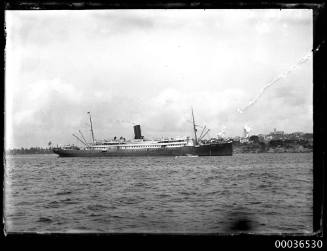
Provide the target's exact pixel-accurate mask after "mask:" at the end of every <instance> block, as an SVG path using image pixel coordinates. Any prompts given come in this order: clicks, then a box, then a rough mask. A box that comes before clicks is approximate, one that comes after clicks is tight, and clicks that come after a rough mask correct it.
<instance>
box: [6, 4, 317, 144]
mask: <svg viewBox="0 0 327 251" xmlns="http://www.w3.org/2000/svg"><path fill="white" fill-rule="evenodd" d="M6 21H7V35H8V36H7V41H6V42H7V45H6V90H7V92H6V104H7V106H6V112H7V116H6V120H7V121H6V125H7V128H9V129H8V130H7V131H8V135H11V136H10V137H11V138H12V145H13V146H18V147H20V146H28V145H42V144H46V143H47V142H48V141H49V139H51V140H52V142H58V143H59V144H64V143H70V142H71V141H72V140H74V139H73V138H72V136H71V133H73V132H76V131H77V130H79V129H80V130H82V131H83V132H84V133H85V134H86V135H88V136H89V133H88V132H89V125H88V118H87V116H86V112H87V111H90V112H91V113H92V116H93V117H94V128H95V134H96V138H98V139H102V138H107V137H113V136H124V137H126V138H129V137H132V136H133V130H132V124H133V123H140V124H141V125H142V132H143V133H144V135H146V136H149V137H150V136H154V137H155V136H161V135H162V136H164V135H169V136H174V135H190V133H192V128H191V123H190V119H191V112H190V108H191V106H193V108H194V112H195V117H196V121H197V123H199V124H201V125H207V127H209V128H211V130H212V131H211V134H212V135H215V134H216V133H218V132H220V130H221V128H222V125H224V126H226V135H231V136H233V135H240V134H241V133H242V128H243V126H244V124H248V125H249V126H250V127H252V128H254V130H257V132H259V131H260V132H265V131H266V130H268V129H267V128H268V127H269V128H270V127H271V126H272V125H273V124H276V126H278V127H279V126H284V127H285V130H291V129H292V128H297V129H301V128H303V130H307V129H308V128H310V126H311V124H312V122H310V118H311V117H310V116H311V115H310V102H311V101H312V95H311V94H312V69H311V67H310V66H311V65H312V61H308V62H306V63H305V64H303V65H302V66H301V67H300V69H299V70H298V71H296V72H294V74H290V75H289V76H288V77H287V78H286V79H284V80H283V82H281V83H279V85H278V86H277V85H276V86H273V87H272V88H269V90H268V91H267V92H265V94H264V95H263V96H262V97H261V98H260V99H259V100H258V102H257V103H256V105H255V106H253V107H252V108H251V109H249V110H248V111H247V112H246V113H244V114H239V113H237V111H236V109H237V107H242V106H243V105H245V104H247V103H248V102H249V100H251V98H253V97H254V96H255V95H256V94H257V92H258V90H260V88H262V87H263V86H264V84H266V83H268V82H269V81H270V80H272V79H273V78H274V77H276V76H278V74H280V73H281V72H284V71H285V69H288V67H289V66H290V65H292V64H294V63H295V62H297V61H298V60H299V58H301V57H302V56H303V54H304V53H306V52H307V51H308V50H310V49H311V46H312V37H311V34H312V27H310V25H308V24H310V22H312V15H311V12H310V11H309V12H307V11H305V10H294V12H291V11H287V12H284V11H282V12H279V10H238V11H237V10H205V11H204V10H185V11H183V10H169V11H168V10H155V11H154V10H108V11H96V10H93V11H77V12H72V11H45V12H36V11H35V12H33V11H31V12H24V11H18V12H10V11H9V12H7V11H6ZM285 24H286V25H287V27H285ZM279 88H285V89H279ZM301 109H302V110H305V111H306V112H303V114H302V115H301V116H299V115H297V113H298V112H300V110H301ZM311 111H312V110H311ZM299 120H301V121H299ZM123 121H125V122H123ZM7 122H8V123H9V122H10V123H11V124H10V123H9V124H10V125H9V126H8V123H7ZM291 122H293V123H291ZM295 122H296V123H295ZM295 124H296V125H295Z"/></svg>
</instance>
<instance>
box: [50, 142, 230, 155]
mask: <svg viewBox="0 0 327 251" xmlns="http://www.w3.org/2000/svg"><path fill="white" fill-rule="evenodd" d="M53 152H54V153H56V154H58V155H59V156H60V157H124V156H126V157H133V156H188V155H197V156H231V155H233V146H232V143H217V144H208V145H200V146H196V147H194V146H183V147H176V148H153V149H151V148H148V149H135V150H134V149H133V150H132V149H130V150H126V149H114V150H107V151H101V150H83V149H81V150H76V149H61V148H55V149H53Z"/></svg>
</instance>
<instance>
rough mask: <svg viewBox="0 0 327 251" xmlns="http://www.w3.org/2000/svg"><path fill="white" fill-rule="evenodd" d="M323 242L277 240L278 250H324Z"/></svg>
mask: <svg viewBox="0 0 327 251" xmlns="http://www.w3.org/2000/svg"><path fill="white" fill-rule="evenodd" d="M322 246H323V242H322V240H276V241H275V247H276V248H322Z"/></svg>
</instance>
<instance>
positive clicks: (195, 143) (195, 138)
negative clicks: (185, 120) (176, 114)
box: [192, 107, 198, 145]
mask: <svg viewBox="0 0 327 251" xmlns="http://www.w3.org/2000/svg"><path fill="white" fill-rule="evenodd" d="M192 119H193V130H194V145H198V138H197V136H196V125H195V121H194V114H193V107H192Z"/></svg>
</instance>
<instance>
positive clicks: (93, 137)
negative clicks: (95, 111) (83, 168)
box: [87, 112, 94, 144]
mask: <svg viewBox="0 0 327 251" xmlns="http://www.w3.org/2000/svg"><path fill="white" fill-rule="evenodd" d="M87 113H88V114H89V115H90V124H91V133H92V142H93V144H94V132H93V127H92V119H91V113H90V112H87Z"/></svg>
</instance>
